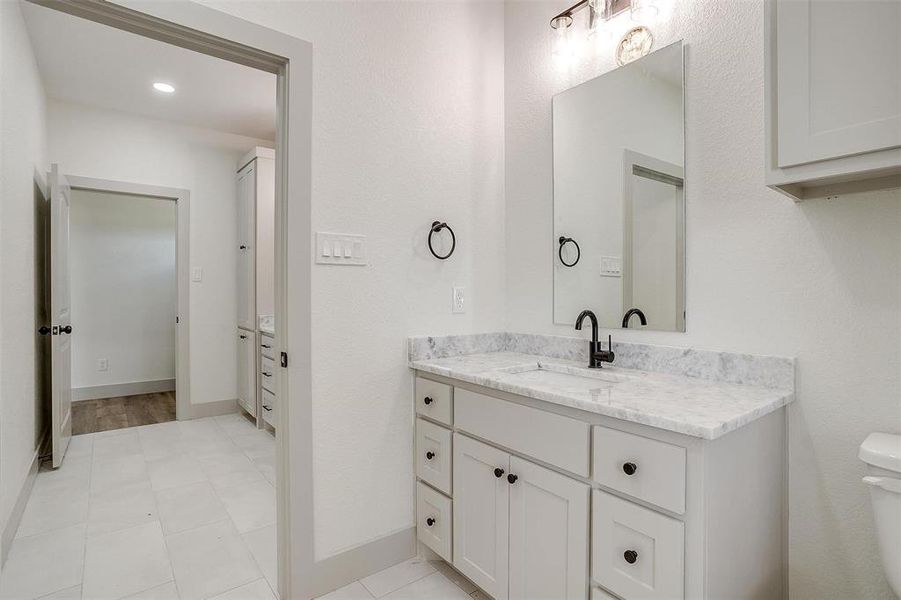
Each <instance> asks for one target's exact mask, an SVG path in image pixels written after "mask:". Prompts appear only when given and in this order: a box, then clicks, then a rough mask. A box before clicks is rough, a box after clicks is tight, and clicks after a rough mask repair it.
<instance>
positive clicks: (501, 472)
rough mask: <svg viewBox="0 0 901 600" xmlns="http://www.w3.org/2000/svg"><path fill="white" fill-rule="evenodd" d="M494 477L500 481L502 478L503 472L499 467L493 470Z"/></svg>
mask: <svg viewBox="0 0 901 600" xmlns="http://www.w3.org/2000/svg"><path fill="white" fill-rule="evenodd" d="M494 476H495V477H497V478H498V479H500V478H501V477H503V476H504V470H503V469H501V468H500V467H498V468H497V469H495V470H494Z"/></svg>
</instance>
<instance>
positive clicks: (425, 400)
mask: <svg viewBox="0 0 901 600" xmlns="http://www.w3.org/2000/svg"><path fill="white" fill-rule="evenodd" d="M422 401H423V402H425V403H426V405H428V404H431V403H432V397H431V396H426V397H425V398H423V399H422Z"/></svg>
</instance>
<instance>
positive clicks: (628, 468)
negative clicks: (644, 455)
mask: <svg viewBox="0 0 901 600" xmlns="http://www.w3.org/2000/svg"><path fill="white" fill-rule="evenodd" d="M637 470H638V465H636V464H635V463H634V462H627V463H623V473H625V474H626V475H635V471H637Z"/></svg>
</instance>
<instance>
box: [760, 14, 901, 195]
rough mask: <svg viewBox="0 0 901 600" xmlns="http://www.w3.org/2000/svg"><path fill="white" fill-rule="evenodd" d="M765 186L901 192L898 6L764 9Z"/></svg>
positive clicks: (792, 190) (793, 191)
mask: <svg viewBox="0 0 901 600" xmlns="http://www.w3.org/2000/svg"><path fill="white" fill-rule="evenodd" d="M767 12H768V15H767V22H768V28H767V45H766V51H767V60H766V68H767V80H766V82H767V136H768V143H767V163H768V164H767V184H768V185H770V186H771V187H775V188H777V189H780V190H782V191H783V192H785V193H787V194H789V195H791V196H792V197H794V198H796V199H804V198H813V197H821V196H830V195H836V194H842V193H851V192H856V191H864V190H868V189H881V188H882V189H884V188H891V187H898V186H901V2H897V1H886V0H858V1H855V2H834V1H830V0H768V3H767Z"/></svg>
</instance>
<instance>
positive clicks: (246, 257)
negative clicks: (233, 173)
mask: <svg viewBox="0 0 901 600" xmlns="http://www.w3.org/2000/svg"><path fill="white" fill-rule="evenodd" d="M255 202H256V165H255V161H254V162H251V163H250V164H248V165H247V166H246V167H244V168H243V169H241V171H239V172H238V236H237V243H238V248H237V252H238V281H237V287H238V327H243V328H244V329H252V330H256V328H257V316H256V312H257V309H256V302H255V299H256V293H255V290H256V278H255V274H254V264H255V262H256V256H255V248H256V234H255V231H254V228H255V225H254V220H255V215H256V210H255Z"/></svg>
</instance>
